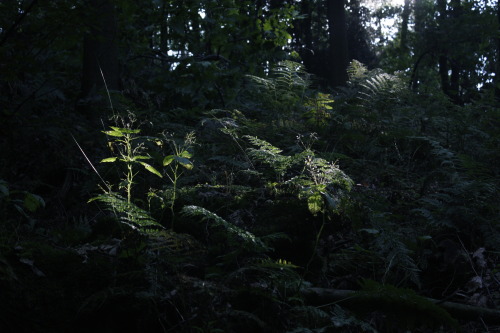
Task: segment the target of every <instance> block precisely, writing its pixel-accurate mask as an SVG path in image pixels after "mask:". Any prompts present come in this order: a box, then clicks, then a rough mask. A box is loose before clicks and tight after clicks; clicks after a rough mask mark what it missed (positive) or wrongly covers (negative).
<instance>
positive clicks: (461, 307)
mask: <svg viewBox="0 0 500 333" xmlns="http://www.w3.org/2000/svg"><path fill="white" fill-rule="evenodd" d="M302 295H303V296H304V298H305V300H306V303H307V304H311V305H317V306H320V305H327V304H339V305H342V306H345V307H346V308H351V309H352V310H356V307H357V305H359V295H358V294H357V293H356V291H353V290H341V289H325V288H307V289H304V290H302ZM425 299H426V300H428V301H430V302H432V303H434V304H436V305H438V306H440V307H442V308H443V309H444V310H446V311H447V312H448V313H449V314H450V315H451V316H453V317H454V318H456V319H458V320H474V321H475V320H481V319H482V320H483V321H484V322H486V323H488V324H500V310H498V309H490V308H484V307H478V306H472V305H467V304H461V303H455V302H448V301H440V300H437V299H434V298H428V297H425Z"/></svg>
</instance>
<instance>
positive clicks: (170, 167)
mask: <svg viewBox="0 0 500 333" xmlns="http://www.w3.org/2000/svg"><path fill="white" fill-rule="evenodd" d="M167 142H169V143H170V147H171V149H172V150H173V152H174V153H173V154H171V155H168V156H165V157H164V158H163V162H162V164H163V166H164V167H166V168H167V171H166V172H165V175H166V176H167V177H168V179H169V180H170V182H171V183H172V186H173V188H172V198H171V201H170V212H171V213H172V229H174V225H175V211H174V206H175V201H176V199H177V187H178V181H179V178H180V177H181V176H182V175H183V174H184V170H192V169H193V168H194V164H193V162H192V161H191V160H190V158H191V157H192V156H193V155H192V154H191V153H190V152H189V149H190V148H191V147H192V146H193V145H194V144H195V135H194V132H190V133H188V134H186V136H185V137H184V141H183V142H182V143H181V144H178V143H177V142H176V141H175V140H173V139H171V138H169V139H168V140H167Z"/></svg>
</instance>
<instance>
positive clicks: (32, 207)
mask: <svg viewBox="0 0 500 333" xmlns="http://www.w3.org/2000/svg"><path fill="white" fill-rule="evenodd" d="M23 206H24V208H26V209H27V210H29V211H30V212H32V213H34V212H35V211H36V210H37V209H38V208H40V207H45V201H44V200H43V199H42V197H41V196H39V195H36V194H32V193H26V195H25V197H24V203H23Z"/></svg>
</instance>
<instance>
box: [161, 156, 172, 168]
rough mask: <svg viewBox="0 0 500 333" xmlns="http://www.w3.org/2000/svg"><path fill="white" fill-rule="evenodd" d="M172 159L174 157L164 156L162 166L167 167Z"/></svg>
mask: <svg viewBox="0 0 500 333" xmlns="http://www.w3.org/2000/svg"><path fill="white" fill-rule="evenodd" d="M174 157H175V156H174V155H168V156H165V158H164V159H163V166H167V165H169V164H170V163H172V162H173V160H174Z"/></svg>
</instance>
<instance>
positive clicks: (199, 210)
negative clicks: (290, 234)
mask: <svg viewBox="0 0 500 333" xmlns="http://www.w3.org/2000/svg"><path fill="white" fill-rule="evenodd" d="M182 213H183V214H184V215H186V216H194V217H201V220H202V221H204V220H209V221H212V222H213V223H214V224H215V225H218V226H222V227H223V228H225V229H226V230H227V231H228V233H229V235H230V237H232V240H233V241H234V242H238V241H239V240H243V242H244V243H245V244H247V245H249V246H250V247H253V248H256V249H260V250H266V249H267V248H268V247H267V246H266V245H265V244H264V243H263V242H262V240H261V239H260V238H258V237H257V236H255V235H254V234H252V233H251V232H249V231H246V230H243V229H241V228H239V227H237V226H235V225H234V224H232V223H230V222H228V221H226V220H225V219H223V218H222V217H220V216H219V215H217V214H215V213H213V212H211V211H209V210H207V209H205V208H203V207H199V206H193V205H192V206H185V207H184V208H182ZM238 239H239V240H238Z"/></svg>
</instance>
